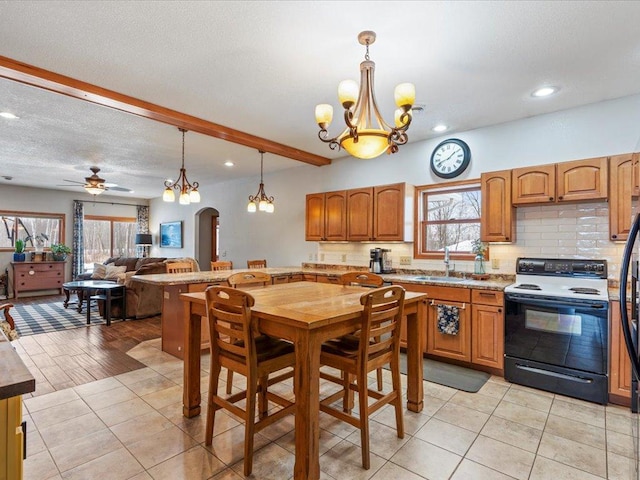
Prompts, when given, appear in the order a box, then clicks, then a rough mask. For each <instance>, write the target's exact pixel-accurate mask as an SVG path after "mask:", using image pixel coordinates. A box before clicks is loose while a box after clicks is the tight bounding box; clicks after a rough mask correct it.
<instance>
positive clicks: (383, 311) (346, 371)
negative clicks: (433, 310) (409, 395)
mask: <svg viewBox="0 0 640 480" xmlns="http://www.w3.org/2000/svg"><path fill="white" fill-rule="evenodd" d="M404 293H405V292H404V289H403V288H402V287H400V286H397V285H394V286H389V287H382V288H376V289H373V290H371V292H367V293H364V294H363V295H362V296H361V297H360V303H361V304H362V305H363V306H364V309H363V311H362V322H361V328H360V331H359V332H358V334H357V336H356V339H355V341H354V340H348V339H347V337H340V338H339V339H336V340H330V341H329V342H325V343H324V344H323V345H322V351H321V353H320V364H321V365H326V366H329V367H333V368H335V369H338V370H340V371H341V372H342V373H343V377H342V378H341V377H337V376H333V377H332V378H329V380H330V381H332V382H334V383H336V384H338V385H341V387H342V388H341V389H340V390H339V391H338V392H336V393H334V394H332V395H330V396H328V397H326V398H324V399H322V400H321V401H320V410H321V411H322V412H325V413H328V414H329V415H332V416H333V417H335V418H337V419H339V420H342V421H344V422H347V423H349V424H351V425H353V426H354V427H357V428H359V429H360V440H361V447H362V466H363V467H364V468H365V469H367V470H368V469H369V468H370V455H369V416H370V415H371V414H373V413H374V412H376V411H377V410H379V409H380V408H381V407H383V406H384V405H387V404H391V405H393V406H394V407H395V413H396V432H397V435H398V438H404V420H403V417H402V390H401V384H400V322H401V320H402V316H403V311H404ZM378 338H380V339H381V340H379V341H378V340H376V339H378ZM384 365H390V368H391V381H392V390H391V392H389V393H386V394H385V393H382V392H378V391H376V390H372V389H370V388H369V387H368V382H367V375H368V373H369V372H372V371H373V370H376V369H377V368H380V367H382V366H384ZM325 378H326V377H325ZM353 378H355V383H353V382H352V379H353ZM350 390H354V391H356V392H357V393H358V410H359V415H358V416H354V415H352V413H351V412H352V407H351V406H350V405H347V404H348V402H349V400H348V397H349V396H350V395H349V391H350ZM369 397H371V398H373V399H375V402H374V403H373V404H372V405H369ZM340 398H342V401H343V409H342V410H340V409H338V408H336V407H335V406H332V404H333V403H334V402H335V401H336V400H338V399H340Z"/></svg>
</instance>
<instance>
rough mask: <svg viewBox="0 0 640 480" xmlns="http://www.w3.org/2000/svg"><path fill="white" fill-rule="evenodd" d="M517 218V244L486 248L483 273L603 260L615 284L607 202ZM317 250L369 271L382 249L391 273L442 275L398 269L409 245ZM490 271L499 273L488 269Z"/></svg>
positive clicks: (617, 250)
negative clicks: (528, 261)
mask: <svg viewBox="0 0 640 480" xmlns="http://www.w3.org/2000/svg"><path fill="white" fill-rule="evenodd" d="M516 215H517V217H516V218H517V220H516V238H517V241H516V242H515V243H511V244H499V243H492V244H491V245H490V260H489V261H488V262H487V263H486V270H487V273H494V274H513V273H515V268H516V267H515V265H516V259H517V258H518V257H549V258H593V259H604V260H607V262H608V265H609V279H610V280H617V278H618V275H619V267H620V258H621V257H622V251H623V249H624V242H612V241H610V240H609V204H608V203H607V202H596V203H582V204H560V205H542V206H531V207H518V208H517V209H516ZM630 221H631V219H630ZM317 245H318V249H317V252H311V253H310V254H309V257H310V258H309V260H310V261H313V262H315V263H320V264H332V265H341V264H343V265H356V266H368V265H369V249H371V248H374V247H381V248H388V249H390V250H391V258H392V262H393V266H394V268H403V269H420V270H444V265H443V263H442V260H416V259H413V258H412V260H411V265H402V266H401V265H400V257H402V256H409V257H413V243H400V242H398V243H388V244H385V243H375V244H374V243H349V242H344V243H319V244H317ZM492 260H493V262H492ZM496 261H497V265H496V264H495V262H496ZM452 264H453V266H454V268H455V270H456V271H458V272H467V273H472V272H473V262H471V261H455V262H453V261H452ZM494 266H497V268H492V267H494Z"/></svg>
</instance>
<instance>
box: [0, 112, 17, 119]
mask: <svg viewBox="0 0 640 480" xmlns="http://www.w3.org/2000/svg"><path fill="white" fill-rule="evenodd" d="M0 117H2V118H11V119H14V118H19V117H18V116H17V115H14V114H13V113H11V112H0Z"/></svg>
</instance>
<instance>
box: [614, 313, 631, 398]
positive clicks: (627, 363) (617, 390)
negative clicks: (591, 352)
mask: <svg viewBox="0 0 640 480" xmlns="http://www.w3.org/2000/svg"><path fill="white" fill-rule="evenodd" d="M610 312H611V315H610V317H609V318H610V319H611V324H610V326H609V332H610V335H609V341H610V345H609V355H610V357H609V394H610V395H612V396H615V397H617V398H611V399H610V400H613V401H615V403H623V404H628V403H629V402H630V400H631V360H630V359H629V355H628V354H627V347H626V345H625V342H624V336H623V334H622V325H621V324H620V302H615V301H614V302H611V307H610Z"/></svg>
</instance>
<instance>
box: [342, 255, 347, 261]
mask: <svg viewBox="0 0 640 480" xmlns="http://www.w3.org/2000/svg"><path fill="white" fill-rule="evenodd" d="M346 261H347V255H346V253H343V254H342V263H345V262H346Z"/></svg>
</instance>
